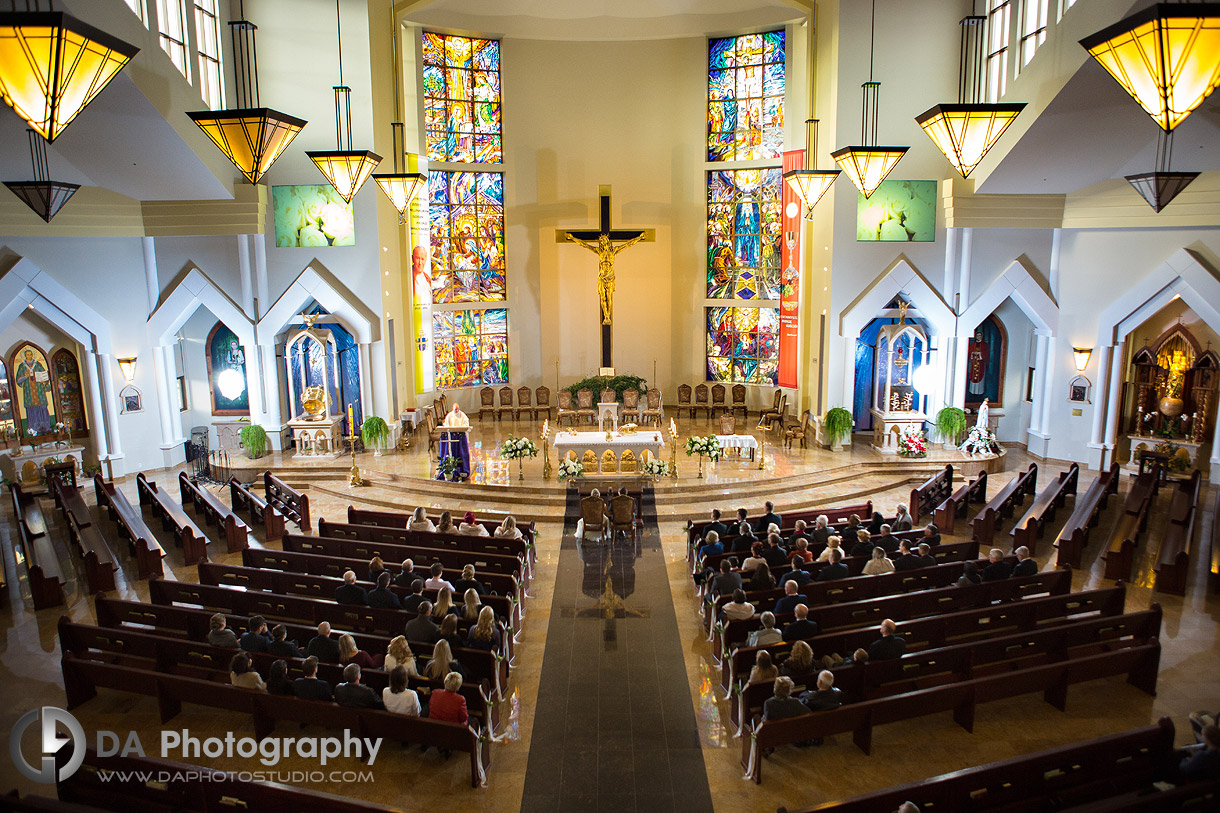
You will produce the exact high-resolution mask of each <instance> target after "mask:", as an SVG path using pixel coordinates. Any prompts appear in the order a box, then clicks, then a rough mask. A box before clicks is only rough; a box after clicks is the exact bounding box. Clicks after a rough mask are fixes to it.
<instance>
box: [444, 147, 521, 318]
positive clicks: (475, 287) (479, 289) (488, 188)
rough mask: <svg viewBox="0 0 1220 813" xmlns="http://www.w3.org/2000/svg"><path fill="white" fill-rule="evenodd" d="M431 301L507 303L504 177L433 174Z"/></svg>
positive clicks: (474, 173) (453, 173)
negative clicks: (505, 290) (505, 284)
mask: <svg viewBox="0 0 1220 813" xmlns="http://www.w3.org/2000/svg"><path fill="white" fill-rule="evenodd" d="M428 220H429V223H428V227H429V232H430V235H431V243H432V301H433V302H434V303H436V304H448V303H452V302H494V301H503V300H504V297H505V292H504V176H502V175H501V174H500V173H499V172H444V171H433V172H429V173H428Z"/></svg>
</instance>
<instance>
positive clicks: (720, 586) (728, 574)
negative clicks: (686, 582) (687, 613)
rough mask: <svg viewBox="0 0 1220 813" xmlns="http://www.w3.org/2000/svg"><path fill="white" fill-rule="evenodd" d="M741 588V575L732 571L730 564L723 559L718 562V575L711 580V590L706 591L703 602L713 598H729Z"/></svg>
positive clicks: (731, 564)
mask: <svg viewBox="0 0 1220 813" xmlns="http://www.w3.org/2000/svg"><path fill="white" fill-rule="evenodd" d="M741 586H742V584H741V574H740V573H738V572H736V571H734V570H733V563H732V562H730V561H729V560H728V559H724V560H722V561H721V562H720V573H718V574H717V575H716V577H715V578H714V579H712V586H711V589H710V590H708V591H706V593H705V595H704V600H706V601H711V600H712V599H713V597H714V596H731V595H732V594H733V591H734V590H740V589H741Z"/></svg>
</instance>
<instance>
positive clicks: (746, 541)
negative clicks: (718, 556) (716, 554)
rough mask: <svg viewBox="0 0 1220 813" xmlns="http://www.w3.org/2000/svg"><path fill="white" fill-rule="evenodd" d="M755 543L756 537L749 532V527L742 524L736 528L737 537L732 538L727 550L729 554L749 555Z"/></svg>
mask: <svg viewBox="0 0 1220 813" xmlns="http://www.w3.org/2000/svg"><path fill="white" fill-rule="evenodd" d="M757 541H758V537H756V536H755V535H754V533H753V532H752V531H751V530H750V526H749V525H747V524H746V523H744V522H743V523H741V524H740V525H738V526H737V536H735V537H733V542H732V544H731V545H729V548H728V550H729V552H731V553H749V552H750V549H751V548H753V547H754V543H755V542H757Z"/></svg>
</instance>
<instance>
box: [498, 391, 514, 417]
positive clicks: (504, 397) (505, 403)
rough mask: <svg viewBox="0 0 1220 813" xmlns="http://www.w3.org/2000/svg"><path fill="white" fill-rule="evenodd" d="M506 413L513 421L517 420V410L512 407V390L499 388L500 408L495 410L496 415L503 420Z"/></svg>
mask: <svg viewBox="0 0 1220 813" xmlns="http://www.w3.org/2000/svg"><path fill="white" fill-rule="evenodd" d="M505 413H508V414H509V415H512V416H513V420H514V421H515V420H517V408H516V407H515V406H513V388H512V387H500V406H499V408H498V409H497V410H496V415H497V416H499V418H500V420H501V421H502V420H504V414H505Z"/></svg>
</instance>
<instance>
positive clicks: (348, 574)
mask: <svg viewBox="0 0 1220 813" xmlns="http://www.w3.org/2000/svg"><path fill="white" fill-rule="evenodd" d="M335 601H337V602H339V603H340V604H355V605H359V606H361V607H363V606H365V605H367V604H368V603H369V602H368V596H367V595H366V594H365V592H364V590H363V588H361V587H360V585H358V584H356V574H355V572H354V571H351V570H345V571H344V572H343V584H341V585H339V586H338V587H336V588H335Z"/></svg>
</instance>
